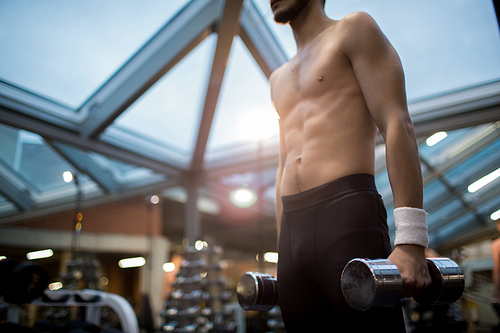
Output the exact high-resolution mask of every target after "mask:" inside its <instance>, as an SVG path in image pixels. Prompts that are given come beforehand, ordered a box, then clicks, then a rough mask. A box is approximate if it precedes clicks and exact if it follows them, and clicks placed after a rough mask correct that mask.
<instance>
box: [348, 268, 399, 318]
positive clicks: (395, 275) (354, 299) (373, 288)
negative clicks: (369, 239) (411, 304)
mask: <svg viewBox="0 0 500 333" xmlns="http://www.w3.org/2000/svg"><path fill="white" fill-rule="evenodd" d="M341 286H342V293H343V294H344V298H345V300H346V302H347V304H349V306H350V307H352V308H353V309H355V310H358V311H365V310H368V309H369V308H370V307H372V306H380V307H384V306H385V307H387V306H394V305H396V304H397V303H398V301H399V300H400V299H401V293H402V283H401V274H400V273H399V271H398V269H397V267H396V265H394V264H393V263H391V262H390V261H389V260H386V259H377V260H365V259H353V260H351V261H350V262H349V263H347V265H346V266H345V268H344V271H343V272H342V277H341Z"/></svg>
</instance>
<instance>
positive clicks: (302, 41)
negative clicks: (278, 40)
mask: <svg viewBox="0 0 500 333" xmlns="http://www.w3.org/2000/svg"><path fill="white" fill-rule="evenodd" d="M332 22H333V21H332V20H330V19H329V18H328V17H327V16H326V14H325V12H324V9H323V7H322V4H319V1H314V0H312V1H311V2H310V3H309V4H308V5H307V7H305V8H304V9H303V10H302V12H300V13H299V15H297V17H296V18H294V19H293V20H292V21H290V26H291V27H292V30H293V35H294V37H295V42H296V44H297V53H299V52H300V51H301V50H303V49H304V48H305V47H306V46H307V45H308V44H309V43H310V42H311V41H312V40H313V39H314V38H316V36H318V35H319V34H320V33H321V32H323V31H324V30H325V29H326V28H328V27H329V26H331V24H332Z"/></svg>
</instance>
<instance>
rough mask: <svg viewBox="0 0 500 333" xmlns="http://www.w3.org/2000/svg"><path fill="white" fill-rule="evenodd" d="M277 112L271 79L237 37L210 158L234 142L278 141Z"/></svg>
mask: <svg viewBox="0 0 500 333" xmlns="http://www.w3.org/2000/svg"><path fill="white" fill-rule="evenodd" d="M278 130H279V129H278V121H277V115H276V112H275V111H274V108H273V106H272V104H271V98H270V95H269V81H268V80H267V78H266V76H265V75H264V73H263V72H262V71H261V69H260V67H259V66H258V65H257V63H256V62H255V60H254V58H253V57H252V56H251V54H250V52H248V50H247V48H246V47H245V45H244V44H243V42H242V41H241V40H240V38H238V37H235V38H234V41H233V46H232V49H231V54H230V56H229V60H228V65H227V68H226V72H225V75H224V81H223V83H222V89H221V94H220V96H219V102H218V104H217V109H216V111H215V116H214V120H213V124H212V129H211V131H210V136H209V138H208V145H207V157H206V158H207V160H211V159H212V158H213V156H214V155H213V154H214V153H216V152H217V150H221V149H223V148H224V147H228V146H234V145H235V144H245V143H257V142H258V141H259V140H266V141H269V140H274V141H277V135H278Z"/></svg>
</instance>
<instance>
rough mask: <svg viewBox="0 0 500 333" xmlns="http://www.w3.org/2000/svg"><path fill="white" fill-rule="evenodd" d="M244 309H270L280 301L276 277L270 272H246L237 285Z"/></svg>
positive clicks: (239, 298)
mask: <svg viewBox="0 0 500 333" xmlns="http://www.w3.org/2000/svg"><path fill="white" fill-rule="evenodd" d="M236 292H237V294H238V302H239V303H240V305H241V307H242V308H243V309H244V310H253V311H269V310H271V309H272V308H273V307H274V306H275V305H276V304H277V303H278V288H277V284H276V279H275V278H274V277H273V276H272V275H269V274H260V273H253V272H246V273H245V274H244V275H243V276H242V277H241V278H240V281H239V282H238V285H237V286H236Z"/></svg>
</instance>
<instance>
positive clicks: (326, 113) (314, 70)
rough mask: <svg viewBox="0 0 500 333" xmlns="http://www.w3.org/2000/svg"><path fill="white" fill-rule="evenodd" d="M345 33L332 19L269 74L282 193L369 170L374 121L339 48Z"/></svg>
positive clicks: (371, 160) (373, 142) (293, 192)
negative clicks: (278, 127)
mask: <svg viewBox="0 0 500 333" xmlns="http://www.w3.org/2000/svg"><path fill="white" fill-rule="evenodd" d="M346 33H348V31H345V27H343V26H342V21H338V22H335V23H334V24H333V25H332V26H331V27H330V28H328V29H326V30H325V31H323V32H322V33H321V34H320V35H318V36H317V37H316V38H315V39H314V40H313V41H312V42H311V43H309V44H308V46H307V47H306V48H305V49H304V50H302V52H298V54H297V56H295V57H294V58H293V59H291V60H290V61H289V62H288V63H286V64H285V65H283V66H282V67H280V68H279V69H278V70H276V71H275V72H274V73H273V75H272V77H271V93H272V98H273V103H274V105H275V107H276V110H277V112H278V114H279V116H280V121H281V125H282V129H283V132H284V133H283V134H282V136H281V138H282V140H283V139H284V141H285V142H284V144H283V143H282V144H281V149H282V150H283V148H284V149H285V152H281V154H283V153H285V154H286V160H285V162H284V168H283V176H282V182H281V194H282V195H283V196H285V195H290V194H295V193H299V192H302V191H304V190H307V189H310V188H313V187H316V186H319V185H321V184H324V183H326V182H329V181H331V180H334V179H337V178H340V177H343V176H346V175H350V174H355V173H369V174H373V172H374V165H373V164H374V145H375V134H376V125H375V123H374V121H373V119H372V118H371V115H370V113H369V111H368V108H367V106H366V103H365V100H364V98H363V94H362V92H361V89H360V87H359V84H358V81H357V79H356V76H355V73H354V71H353V68H352V66H351V63H350V61H349V59H348V58H347V57H346V56H345V55H344V53H343V52H342V43H343V41H344V36H345V34H346Z"/></svg>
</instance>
